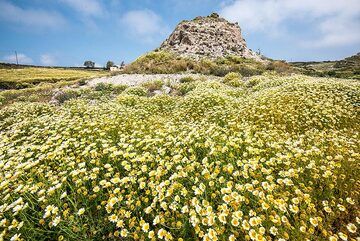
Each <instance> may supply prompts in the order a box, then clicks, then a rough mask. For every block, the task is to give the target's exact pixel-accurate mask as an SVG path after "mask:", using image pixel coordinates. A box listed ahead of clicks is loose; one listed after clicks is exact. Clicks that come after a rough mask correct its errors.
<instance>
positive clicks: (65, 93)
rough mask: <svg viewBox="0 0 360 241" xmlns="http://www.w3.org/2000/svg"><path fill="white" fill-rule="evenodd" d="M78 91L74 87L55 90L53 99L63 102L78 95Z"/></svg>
mask: <svg viewBox="0 0 360 241" xmlns="http://www.w3.org/2000/svg"><path fill="white" fill-rule="evenodd" d="M80 95H81V94H80V91H79V90H75V89H63V90H60V91H59V92H57V93H56V94H55V96H54V99H55V100H57V101H58V102H59V103H60V104H62V103H64V102H65V101H68V100H71V99H74V98H77V97H79V96H80Z"/></svg>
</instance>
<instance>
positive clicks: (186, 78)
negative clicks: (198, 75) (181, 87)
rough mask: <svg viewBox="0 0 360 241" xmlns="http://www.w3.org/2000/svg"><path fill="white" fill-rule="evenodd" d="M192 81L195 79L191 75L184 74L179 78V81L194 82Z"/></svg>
mask: <svg viewBox="0 0 360 241" xmlns="http://www.w3.org/2000/svg"><path fill="white" fill-rule="evenodd" d="M194 81H196V80H195V79H194V77H192V76H185V77H182V78H181V79H180V80H179V82H180V83H190V82H194Z"/></svg>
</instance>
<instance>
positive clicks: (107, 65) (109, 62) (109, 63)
mask: <svg viewBox="0 0 360 241" xmlns="http://www.w3.org/2000/svg"><path fill="white" fill-rule="evenodd" d="M113 66H114V62H112V61H110V60H109V61H108V62H107V63H106V68H107V69H110V67H113Z"/></svg>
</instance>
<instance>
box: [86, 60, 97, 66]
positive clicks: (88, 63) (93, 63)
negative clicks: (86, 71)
mask: <svg viewBox="0 0 360 241" xmlns="http://www.w3.org/2000/svg"><path fill="white" fill-rule="evenodd" d="M84 66H85V67H86V68H94V67H95V62H93V61H91V60H86V61H85V62H84Z"/></svg>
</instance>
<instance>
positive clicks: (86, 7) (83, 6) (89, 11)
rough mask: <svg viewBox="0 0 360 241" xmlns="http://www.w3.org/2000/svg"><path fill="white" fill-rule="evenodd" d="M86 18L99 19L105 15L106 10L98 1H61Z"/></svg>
mask: <svg viewBox="0 0 360 241" xmlns="http://www.w3.org/2000/svg"><path fill="white" fill-rule="evenodd" d="M60 2H62V3H64V4H66V5H68V6H69V7H71V8H72V9H74V10H75V11H77V12H78V13H80V14H82V15H84V16H88V17H90V16H92V17H99V16H102V15H103V14H104V13H105V8H104V6H103V5H102V3H101V2H100V1H98V0H60Z"/></svg>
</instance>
